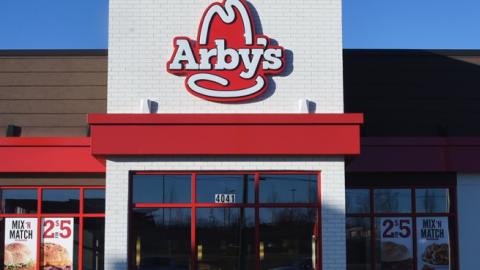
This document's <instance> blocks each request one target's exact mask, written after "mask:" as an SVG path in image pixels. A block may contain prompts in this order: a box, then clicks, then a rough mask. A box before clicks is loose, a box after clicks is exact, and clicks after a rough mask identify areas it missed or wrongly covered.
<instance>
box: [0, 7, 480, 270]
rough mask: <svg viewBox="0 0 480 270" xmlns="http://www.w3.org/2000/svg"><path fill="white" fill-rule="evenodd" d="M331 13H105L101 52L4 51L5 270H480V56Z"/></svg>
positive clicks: (1, 221) (0, 183)
mask: <svg viewBox="0 0 480 270" xmlns="http://www.w3.org/2000/svg"><path fill="white" fill-rule="evenodd" d="M341 14H342V10H341V1H340V0H335V1H330V0H328V1H327V0H306V1H300V2H298V3H296V2H295V3H293V2H291V1H286V0H278V1H245V0H224V1H213V0H211V1H210V0H209V1H187V0H177V1H144V0H142V1H132V0H110V12H109V16H110V19H109V25H110V26H109V48H108V51H107V50H76V51H75V50H51V51H0V132H1V133H0V262H2V263H3V268H4V269H9V270H44V269H45V270H77V269H78V270H103V269H107V270H117V269H125V270H126V269H129V270H167V269H168V270H186V269H192V270H193V269H195V270H197V269H198V270H247V269H248V270H250V269H255V270H297V269H298V270H300V269H302V270H309V269H312V270H313V269H315V270H321V269H322V270H347V269H348V270H458V269H461V270H473V269H477V263H476V256H477V255H476V250H477V248H476V246H477V243H478V241H477V240H480V236H479V234H478V232H477V230H478V228H477V227H478V225H477V224H478V222H479V221H480V220H479V218H478V216H479V215H478V213H477V209H476V207H475V205H477V204H478V203H480V201H479V200H480V199H479V198H480V196H479V195H480V159H479V158H478V155H477V154H480V128H479V127H478V125H477V124H476V123H478V115H480V109H478V107H479V106H477V100H478V98H479V97H480V96H479V94H478V91H477V89H476V88H477V85H478V83H480V79H479V78H480V52H479V51H472V50H455V51H453V50H446V51H439V50H431V51H426V50H343V49H342V24H341V21H342V20H341Z"/></svg>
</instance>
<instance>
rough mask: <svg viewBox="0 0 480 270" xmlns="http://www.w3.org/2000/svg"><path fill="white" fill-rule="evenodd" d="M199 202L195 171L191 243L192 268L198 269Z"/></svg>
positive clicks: (193, 177) (193, 175)
mask: <svg viewBox="0 0 480 270" xmlns="http://www.w3.org/2000/svg"><path fill="white" fill-rule="evenodd" d="M196 202H197V175H196V174H195V173H193V174H192V208H191V212H192V213H191V216H192V221H191V223H192V224H191V225H190V230H191V231H190V234H191V235H190V237H191V239H190V243H191V251H192V253H191V260H192V261H191V262H190V264H191V266H192V269H193V270H195V269H197V259H198V258H197V235H196V231H197V208H196V207H195V203H196Z"/></svg>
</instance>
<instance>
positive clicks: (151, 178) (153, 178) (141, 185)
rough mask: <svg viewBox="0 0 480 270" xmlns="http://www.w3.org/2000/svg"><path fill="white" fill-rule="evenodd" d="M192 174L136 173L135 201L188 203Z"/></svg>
mask: <svg viewBox="0 0 480 270" xmlns="http://www.w3.org/2000/svg"><path fill="white" fill-rule="evenodd" d="M190 186H191V176H190V175H134V176H133V187H132V189H133V200H132V202H133V203H188V202H190V201H191V191H190V190H191V187H190Z"/></svg>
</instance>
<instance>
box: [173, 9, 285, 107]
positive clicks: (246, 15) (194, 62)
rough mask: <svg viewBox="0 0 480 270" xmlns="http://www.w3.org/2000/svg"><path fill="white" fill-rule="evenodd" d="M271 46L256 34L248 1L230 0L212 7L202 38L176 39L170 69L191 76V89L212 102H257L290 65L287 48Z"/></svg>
mask: <svg viewBox="0 0 480 270" xmlns="http://www.w3.org/2000/svg"><path fill="white" fill-rule="evenodd" d="M271 43H272V42H271V40H270V38H268V37H267V36H265V35H259V34H256V31H255V25H254V21H253V19H252V14H251V11H250V9H249V6H248V4H247V3H246V2H245V0H224V1H223V2H222V3H213V4H211V5H210V6H209V7H208V8H207V9H206V11H205V12H204V14H203V17H202V20H201V22H200V26H199V28H198V34H197V40H192V39H190V38H188V37H175V38H174V40H173V46H174V52H173V54H172V56H171V58H170V60H169V61H168V63H167V71H168V72H169V73H171V74H175V75H178V76H186V79H185V86H186V88H187V90H188V91H189V92H190V93H192V94H193V95H195V96H198V97H200V98H203V99H206V100H211V101H217V102H237V101H244V100H249V99H253V98H256V97H258V96H260V95H262V94H263V93H264V92H265V91H266V90H267V87H268V79H267V76H268V75H275V74H279V73H281V72H282V71H283V69H284V67H285V50H284V49H283V48H282V47H281V46H277V45H272V44H271Z"/></svg>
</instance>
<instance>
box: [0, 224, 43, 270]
mask: <svg viewBox="0 0 480 270" xmlns="http://www.w3.org/2000/svg"><path fill="white" fill-rule="evenodd" d="M36 259H37V219H36V218H6V219H5V250H4V263H3V264H4V269H5V270H7V269H8V270H10V269H15V270H35V267H36Z"/></svg>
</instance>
